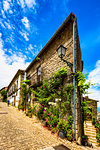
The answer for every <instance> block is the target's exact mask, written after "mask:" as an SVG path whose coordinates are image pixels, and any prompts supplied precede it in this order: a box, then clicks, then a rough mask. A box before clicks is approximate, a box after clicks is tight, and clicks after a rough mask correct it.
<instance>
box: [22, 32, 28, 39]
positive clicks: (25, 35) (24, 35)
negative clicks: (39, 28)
mask: <svg viewBox="0 0 100 150" xmlns="http://www.w3.org/2000/svg"><path fill="white" fill-rule="evenodd" d="M20 34H21V35H22V36H23V37H24V38H25V40H26V41H29V38H28V37H27V36H28V35H29V33H27V32H20Z"/></svg>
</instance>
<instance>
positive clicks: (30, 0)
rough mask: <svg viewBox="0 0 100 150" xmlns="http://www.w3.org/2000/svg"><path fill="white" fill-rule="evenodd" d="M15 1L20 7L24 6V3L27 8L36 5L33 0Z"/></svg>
mask: <svg viewBox="0 0 100 150" xmlns="http://www.w3.org/2000/svg"><path fill="white" fill-rule="evenodd" d="M17 3H18V4H19V5H21V7H22V8H25V5H26V6H27V7H28V8H33V9H34V6H35V5H36V2H35V0H17Z"/></svg>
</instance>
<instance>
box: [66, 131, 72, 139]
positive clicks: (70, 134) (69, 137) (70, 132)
mask: <svg viewBox="0 0 100 150" xmlns="http://www.w3.org/2000/svg"><path fill="white" fill-rule="evenodd" d="M72 138H73V137H72V129H68V130H67V139H68V140H69V141H71V140H72Z"/></svg>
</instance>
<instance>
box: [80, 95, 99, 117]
mask: <svg viewBox="0 0 100 150" xmlns="http://www.w3.org/2000/svg"><path fill="white" fill-rule="evenodd" d="M83 101H84V102H85V101H86V102H87V107H88V108H89V110H90V111H91V115H87V118H86V119H87V120H92V118H95V119H97V103H98V102H99V101H98V100H94V99H90V98H89V97H88V96H86V97H83Z"/></svg>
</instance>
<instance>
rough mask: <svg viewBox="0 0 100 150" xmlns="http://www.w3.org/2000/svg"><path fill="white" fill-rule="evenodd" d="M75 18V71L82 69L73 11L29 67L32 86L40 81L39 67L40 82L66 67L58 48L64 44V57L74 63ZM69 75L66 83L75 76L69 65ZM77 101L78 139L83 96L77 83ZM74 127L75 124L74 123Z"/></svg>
mask: <svg viewBox="0 0 100 150" xmlns="http://www.w3.org/2000/svg"><path fill="white" fill-rule="evenodd" d="M73 18H74V20H75V66H76V67H75V71H76V72H77V71H79V70H80V71H82V61H81V49H80V43H79V36H78V29H77V21H76V16H75V15H74V14H73V13H71V14H70V15H69V16H68V17H67V18H66V20H65V21H64V23H63V24H62V25H61V26H60V27H59V29H58V30H57V31H56V33H55V34H54V35H53V36H52V38H51V39H50V40H49V41H48V43H47V44H46V45H45V46H44V48H43V49H42V50H41V52H40V53H39V54H38V55H37V57H39V58H40V59H39V60H38V59H37V57H36V58H35V59H34V60H33V61H32V63H31V64H30V65H29V66H28V67H27V69H26V74H27V78H29V79H30V86H31V87H32V86H33V87H34V86H35V85H36V84H37V83H38V68H39V67H41V68H40V69H41V75H40V80H39V81H40V82H41V81H42V80H43V79H49V78H50V77H51V76H52V75H53V74H54V72H55V71H57V70H59V69H60V68H61V67H66V66H67V64H66V63H65V62H63V61H62V60H61V59H60V58H59V57H58V56H57V51H56V50H57V48H58V47H59V46H60V45H63V46H64V47H66V48H67V51H66V55H65V56H64V59H65V60H67V61H69V62H70V63H72V64H73ZM67 70H68V76H67V78H66V82H65V84H69V83H71V84H72V83H73V76H72V71H71V69H70V68H69V67H68V66H67ZM75 101H76V118H75V120H76V123H75V126H76V133H75V134H76V140H77V141H78V140H79V139H80V137H81V113H80V103H81V97H80V96H79V90H78V87H77V83H76V89H75ZM33 103H34V95H32V98H31V104H33ZM73 107H74V106H73V100H72V115H73V117H74V111H73ZM73 128H74V124H73Z"/></svg>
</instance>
